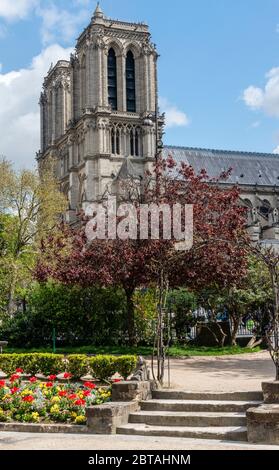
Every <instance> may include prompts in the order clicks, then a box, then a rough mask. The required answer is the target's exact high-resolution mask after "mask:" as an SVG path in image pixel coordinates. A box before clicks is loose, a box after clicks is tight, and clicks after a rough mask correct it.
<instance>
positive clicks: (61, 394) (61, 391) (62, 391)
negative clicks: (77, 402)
mask: <svg viewBox="0 0 279 470" xmlns="http://www.w3.org/2000/svg"><path fill="white" fill-rule="evenodd" d="M58 395H59V396H60V397H66V396H67V392H66V390H60V392H59V393H58Z"/></svg>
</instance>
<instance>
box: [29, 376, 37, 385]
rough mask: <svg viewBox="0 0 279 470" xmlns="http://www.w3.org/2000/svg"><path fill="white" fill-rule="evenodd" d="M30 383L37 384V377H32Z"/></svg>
mask: <svg viewBox="0 0 279 470" xmlns="http://www.w3.org/2000/svg"><path fill="white" fill-rule="evenodd" d="M29 382H31V384H34V383H35V382H37V379H36V377H30V379H29Z"/></svg>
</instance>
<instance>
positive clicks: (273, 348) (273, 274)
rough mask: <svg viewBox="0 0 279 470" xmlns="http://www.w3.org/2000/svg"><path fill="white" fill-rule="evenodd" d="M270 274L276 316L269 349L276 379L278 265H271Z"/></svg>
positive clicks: (278, 363) (278, 358)
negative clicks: (272, 338)
mask: <svg viewBox="0 0 279 470" xmlns="http://www.w3.org/2000/svg"><path fill="white" fill-rule="evenodd" d="M270 274H271V279H272V288H273V296H274V318H273V334H274V346H273V344H272V340H271V341H270V342H269V351H270V354H271V357H272V360H273V362H274V365H275V370H276V374H275V377H276V379H275V380H279V286H278V276H277V272H276V267H274V266H273V265H272V266H271V267H270Z"/></svg>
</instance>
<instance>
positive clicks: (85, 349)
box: [3, 345, 261, 357]
mask: <svg viewBox="0 0 279 470" xmlns="http://www.w3.org/2000/svg"><path fill="white" fill-rule="evenodd" d="M260 350H261V349H260V347H257V348H254V349H250V348H243V347H240V346H225V347H223V348H217V347H201V346H200V347H199V346H179V345H177V346H172V347H171V348H170V350H169V355H170V356H171V357H190V356H227V355H235V354H245V353H251V352H258V351H260ZM3 352H4V353H5V352H6V353H32V352H33V353H34V352H41V353H43V352H45V353H51V352H52V348H33V349H20V348H5V350H4V351H3ZM56 353H57V354H124V355H125V354H137V355H141V356H151V355H152V347H150V346H138V347H129V346H80V347H62V348H59V347H58V348H57V349H56Z"/></svg>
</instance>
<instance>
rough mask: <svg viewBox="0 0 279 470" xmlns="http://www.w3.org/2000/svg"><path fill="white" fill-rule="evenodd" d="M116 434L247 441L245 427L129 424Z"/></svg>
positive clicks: (119, 427)
mask: <svg viewBox="0 0 279 470" xmlns="http://www.w3.org/2000/svg"><path fill="white" fill-rule="evenodd" d="M116 433H117V434H130V435H149V436H152V435H154V436H168V437H193V438H197V439H220V440H225V439H227V440H234V439H235V441H237V440H241V441H247V428H246V427H245V426H223V427H212V426H210V427H201V426H200V427H185V426H150V425H146V424H142V423H141V424H136V423H129V424H125V425H122V426H118V427H117V429H116Z"/></svg>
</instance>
